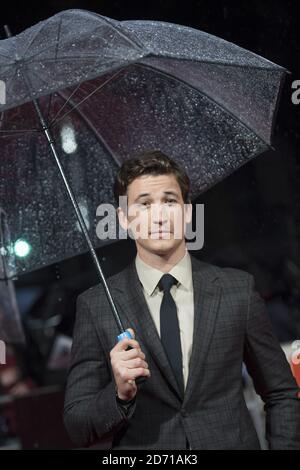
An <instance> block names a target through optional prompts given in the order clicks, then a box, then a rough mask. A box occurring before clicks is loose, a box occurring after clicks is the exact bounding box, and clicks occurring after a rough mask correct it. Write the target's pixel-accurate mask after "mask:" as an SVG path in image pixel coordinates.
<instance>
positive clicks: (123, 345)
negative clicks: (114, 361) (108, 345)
mask: <svg viewBox="0 0 300 470" xmlns="http://www.w3.org/2000/svg"><path fill="white" fill-rule="evenodd" d="M128 346H131V347H132V348H137V349H141V348H140V345H139V343H138V342H137V341H136V340H135V339H129V338H124V339H122V341H119V342H118V343H117V344H116V345H115V347H114V350H115V351H125V350H126V349H127V348H128Z"/></svg>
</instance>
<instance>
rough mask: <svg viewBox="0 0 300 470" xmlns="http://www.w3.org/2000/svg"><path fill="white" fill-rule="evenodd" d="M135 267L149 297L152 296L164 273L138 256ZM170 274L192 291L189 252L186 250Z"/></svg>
mask: <svg viewBox="0 0 300 470" xmlns="http://www.w3.org/2000/svg"><path fill="white" fill-rule="evenodd" d="M135 266H136V270H137V274H138V277H139V279H140V281H141V283H142V285H143V287H144V289H145V291H146V292H147V294H148V295H149V296H150V295H152V294H153V292H154V290H155V288H156V286H157V284H158V282H159V281H160V279H161V277H162V276H163V274H164V273H163V272H162V271H160V270H159V269H156V268H153V267H152V266H150V265H149V264H147V263H145V262H144V261H143V260H142V259H141V258H140V256H139V255H138V254H137V255H136V258H135ZM169 273H170V274H172V276H174V277H175V279H176V280H177V281H178V282H179V283H180V284H182V286H183V287H184V288H185V289H186V290H192V286H193V282H192V264H191V257H190V254H189V252H188V250H186V253H185V255H184V256H183V257H182V258H181V260H180V261H178V263H177V264H176V265H175V266H173V268H172V269H171V270H170V271H169Z"/></svg>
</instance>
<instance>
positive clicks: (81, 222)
mask: <svg viewBox="0 0 300 470" xmlns="http://www.w3.org/2000/svg"><path fill="white" fill-rule="evenodd" d="M32 101H33V104H34V107H35V109H36V112H37V114H38V116H39V119H40V122H41V124H42V127H43V131H44V133H45V136H46V138H47V140H48V142H49V145H50V149H51V151H52V154H53V156H54V158H55V161H56V164H57V166H58V169H59V172H60V174H61V177H62V179H63V182H64V185H65V187H66V190H67V192H68V195H69V198H70V200H71V202H72V205H73V208H74V210H75V213H76V217H77V219H78V222H79V225H80V227H81V230H82V232H83V235H84V238H85V240H86V242H87V244H88V247H89V251H90V253H91V255H92V259H93V261H94V263H95V266H96V269H97V272H98V274H99V277H100V280H101V282H102V284H103V287H104V290H105V293H106V296H107V300H108V302H109V304H110V306H111V309H112V311H113V315H114V317H115V320H116V322H117V325H118V327H119V329H120V330H121V331H122V332H123V331H125V328H124V327H123V324H122V321H121V318H120V316H119V313H118V311H117V308H116V306H115V303H114V301H113V298H112V296H111V293H110V290H109V288H108V285H107V282H106V279H105V277H104V274H103V271H102V268H101V266H100V263H99V260H98V257H97V254H96V251H95V248H94V246H93V244H92V241H91V239H90V236H89V233H88V230H87V228H86V224H85V221H84V219H83V217H82V214H81V211H80V208H79V206H78V203H77V201H76V198H75V196H74V193H73V191H72V188H71V186H70V184H69V182H68V180H67V177H66V174H65V171H64V168H63V166H62V164H61V161H60V159H59V156H58V153H57V151H56V148H55V142H54V140H53V137H52V135H51V132H50V129H49V127H48V125H47V122H46V121H45V119H44V116H43V114H42V111H41V108H40V106H39V103H38V102H37V100H35V99H33V100H32Z"/></svg>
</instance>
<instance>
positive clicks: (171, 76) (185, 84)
mask: <svg viewBox="0 0 300 470" xmlns="http://www.w3.org/2000/svg"><path fill="white" fill-rule="evenodd" d="M135 65H136V66H138V67H141V68H146V69H149V70H153V71H155V72H157V73H160V74H161V75H164V76H166V77H168V78H171V79H172V80H176V81H178V82H179V83H181V84H182V85H184V86H186V87H189V88H192V89H193V90H195V91H197V92H200V93H201V94H202V95H203V96H205V97H206V98H207V99H208V100H209V101H211V102H212V103H214V104H215V105H216V106H217V107H218V108H220V109H222V110H223V111H225V112H226V113H228V114H229V115H230V116H231V117H232V118H233V119H234V120H235V121H238V122H239V123H240V124H241V125H242V126H243V127H245V128H246V129H248V130H249V131H250V132H251V133H252V134H254V135H255V136H256V137H257V138H258V139H259V140H261V141H262V142H264V143H265V144H266V145H268V147H271V144H270V143H269V142H266V141H265V140H264V139H263V138H262V137H261V136H259V135H258V134H257V133H256V132H255V131H254V130H253V129H251V127H249V126H248V125H247V124H246V123H244V122H243V121H241V119H240V118H238V117H237V116H235V115H234V114H233V113H232V112H231V111H230V110H229V109H227V108H226V106H223V105H221V104H220V103H218V102H217V101H215V100H214V99H213V98H212V97H211V96H209V95H208V94H207V93H205V92H204V91H202V90H200V89H198V88H196V87H194V86H193V85H191V84H190V83H187V82H186V81H185V80H183V79H182V78H178V77H174V76H173V75H171V74H169V73H168V72H165V71H164V70H160V69H158V68H155V67H152V66H151V65H148V64H143V63H137V62H136V63H135Z"/></svg>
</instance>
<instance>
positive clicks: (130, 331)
mask: <svg viewBox="0 0 300 470" xmlns="http://www.w3.org/2000/svg"><path fill="white" fill-rule="evenodd" d="M126 331H129V333H130V334H131V336H132V338H133V339H134V338H135V333H134V331H133V329H132V328H127V330H126Z"/></svg>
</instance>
